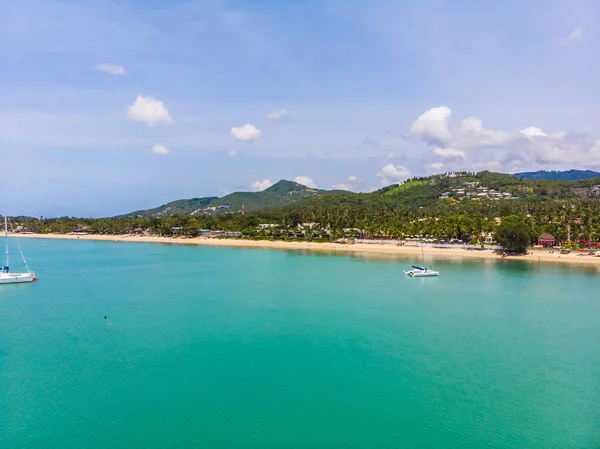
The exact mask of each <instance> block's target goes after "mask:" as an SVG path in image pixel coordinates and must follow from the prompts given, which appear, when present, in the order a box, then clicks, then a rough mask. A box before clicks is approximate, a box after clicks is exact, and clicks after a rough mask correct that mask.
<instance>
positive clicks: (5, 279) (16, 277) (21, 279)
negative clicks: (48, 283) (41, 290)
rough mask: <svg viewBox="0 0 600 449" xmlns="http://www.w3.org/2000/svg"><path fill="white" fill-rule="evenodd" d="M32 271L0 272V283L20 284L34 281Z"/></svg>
mask: <svg viewBox="0 0 600 449" xmlns="http://www.w3.org/2000/svg"><path fill="white" fill-rule="evenodd" d="M36 280H37V279H36V277H35V274H33V273H0V285H2V284H22V283H25V282H33V281H36Z"/></svg>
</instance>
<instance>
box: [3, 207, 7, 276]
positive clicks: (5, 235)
mask: <svg viewBox="0 0 600 449" xmlns="http://www.w3.org/2000/svg"><path fill="white" fill-rule="evenodd" d="M4 238H5V240H6V250H5V254H6V264H4V266H5V267H8V217H7V216H6V206H5V207H4Z"/></svg>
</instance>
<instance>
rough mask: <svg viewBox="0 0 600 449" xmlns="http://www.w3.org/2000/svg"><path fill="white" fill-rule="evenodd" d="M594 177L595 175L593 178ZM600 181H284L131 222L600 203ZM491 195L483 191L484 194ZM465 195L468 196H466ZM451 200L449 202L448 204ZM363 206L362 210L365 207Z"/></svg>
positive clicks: (483, 176)
mask: <svg viewBox="0 0 600 449" xmlns="http://www.w3.org/2000/svg"><path fill="white" fill-rule="evenodd" d="M592 173H594V172H592ZM598 185H600V178H598V179H597V178H592V179H584V180H578V181H557V180H543V179H542V180H536V179H529V178H518V177H517V176H515V175H510V174H506V173H494V172H489V171H483V172H479V173H459V174H452V175H449V174H444V175H434V176H428V177H419V178H413V179H410V180H408V181H406V182H405V183H402V184H393V185H390V186H387V187H383V188H381V189H379V190H377V191H375V192H372V193H353V192H345V191H335V190H320V189H311V188H309V187H306V186H304V185H302V184H298V183H296V182H292V181H285V180H282V181H279V182H278V183H277V184H274V185H273V186H271V187H269V188H268V189H265V190H263V191H262V192H235V193H231V194H229V195H226V196H224V197H222V198H218V197H206V198H192V199H185V200H177V201H172V202H170V203H167V204H164V205H162V206H159V207H156V208H153V209H149V210H144V211H136V212H132V213H131V214H127V215H126V216H140V217H168V216H173V215H183V216H186V215H195V214H198V213H201V214H204V215H219V214H223V213H226V212H232V213H235V212H240V211H241V210H242V207H243V209H244V210H245V211H246V212H257V211H264V210H277V209H282V210H283V209H286V208H288V209H289V208H290V207H292V208H293V209H296V210H298V209H300V208H306V209H307V210H312V209H313V208H315V207H316V208H319V209H327V208H330V209H337V208H338V207H343V206H344V205H346V206H347V207H348V208H354V207H359V208H360V207H363V206H366V205H368V208H369V209H371V210H377V208H382V207H383V208H385V207H398V206H401V207H406V208H419V207H426V206H431V205H435V204H438V203H439V202H440V201H441V202H443V201H450V202H453V201H454V202H456V201H463V202H464V201H470V200H479V201H484V202H487V201H492V200H506V199H510V200H511V201H515V200H517V201H521V202H523V201H525V202H529V203H531V202H538V201H547V200H552V199H568V198H582V197H588V198H596V197H598V196H599V195H600V193H599V189H598V187H596V186H598ZM480 188H481V189H485V190H478V189H480ZM460 189H463V190H464V192H462V193H461V192H460ZM443 198H447V199H443ZM361 205H362V206H361Z"/></svg>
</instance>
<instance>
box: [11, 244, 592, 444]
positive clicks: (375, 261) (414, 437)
mask: <svg viewBox="0 0 600 449" xmlns="http://www.w3.org/2000/svg"><path fill="white" fill-rule="evenodd" d="M42 243H43V244H47V247H42V246H41V244H42ZM21 244H22V246H23V249H24V250H25V253H26V255H27V256H28V261H29V262H30V265H31V266H32V268H33V269H36V271H37V272H38V275H39V277H40V281H39V282H37V283H34V284H30V285H16V286H1V287H0V447H2V448H21V447H32V448H71V447H86V448H106V447H111V448H117V447H123V448H125V447H127V448H130V447H145V448H164V447H210V448H286V449H292V448H328V447H340V448H341V447H343V448H370V447H372V448H398V447H410V448H441V447H444V448H486V447H489V448H571V447H572V448H598V447H600V294H598V292H599V291H600V288H599V287H600V275H598V274H597V272H596V271H593V270H592V269H577V268H571V267H562V266H552V265H548V266H541V267H539V266H537V265H536V264H534V265H527V264H526V263H523V262H513V261H509V262H506V261H502V262H492V261H487V262H464V263H457V262H444V261H440V262H436V263H435V268H436V269H438V270H440V271H442V276H440V277H439V278H428V279H413V278H408V277H406V276H404V275H403V274H402V270H403V269H405V268H407V266H409V265H410V264H411V263H413V262H419V261H418V260H415V261H412V260H401V259H395V258H369V257H364V256H361V257H349V256H330V255H326V254H321V253H310V252H294V251H276V250H265V249H229V248H210V247H183V246H169V245H159V244H143V243H140V244H136V243H113V242H92V241H59V240H48V241H40V240H34V239H31V240H25V241H22V242H21ZM105 315H106V316H107V317H108V320H105V319H104V316H105Z"/></svg>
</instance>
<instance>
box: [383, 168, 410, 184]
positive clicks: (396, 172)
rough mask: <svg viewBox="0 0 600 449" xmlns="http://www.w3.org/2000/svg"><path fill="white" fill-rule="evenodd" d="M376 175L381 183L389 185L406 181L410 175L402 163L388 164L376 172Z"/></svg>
mask: <svg viewBox="0 0 600 449" xmlns="http://www.w3.org/2000/svg"><path fill="white" fill-rule="evenodd" d="M377 176H379V177H380V178H381V183H382V184H384V185H389V184H396V183H400V182H403V181H406V180H407V179H408V178H410V177H411V173H410V170H408V168H406V167H403V166H402V165H394V164H388V165H386V166H385V167H383V168H382V169H381V171H380V172H379V173H377Z"/></svg>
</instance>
